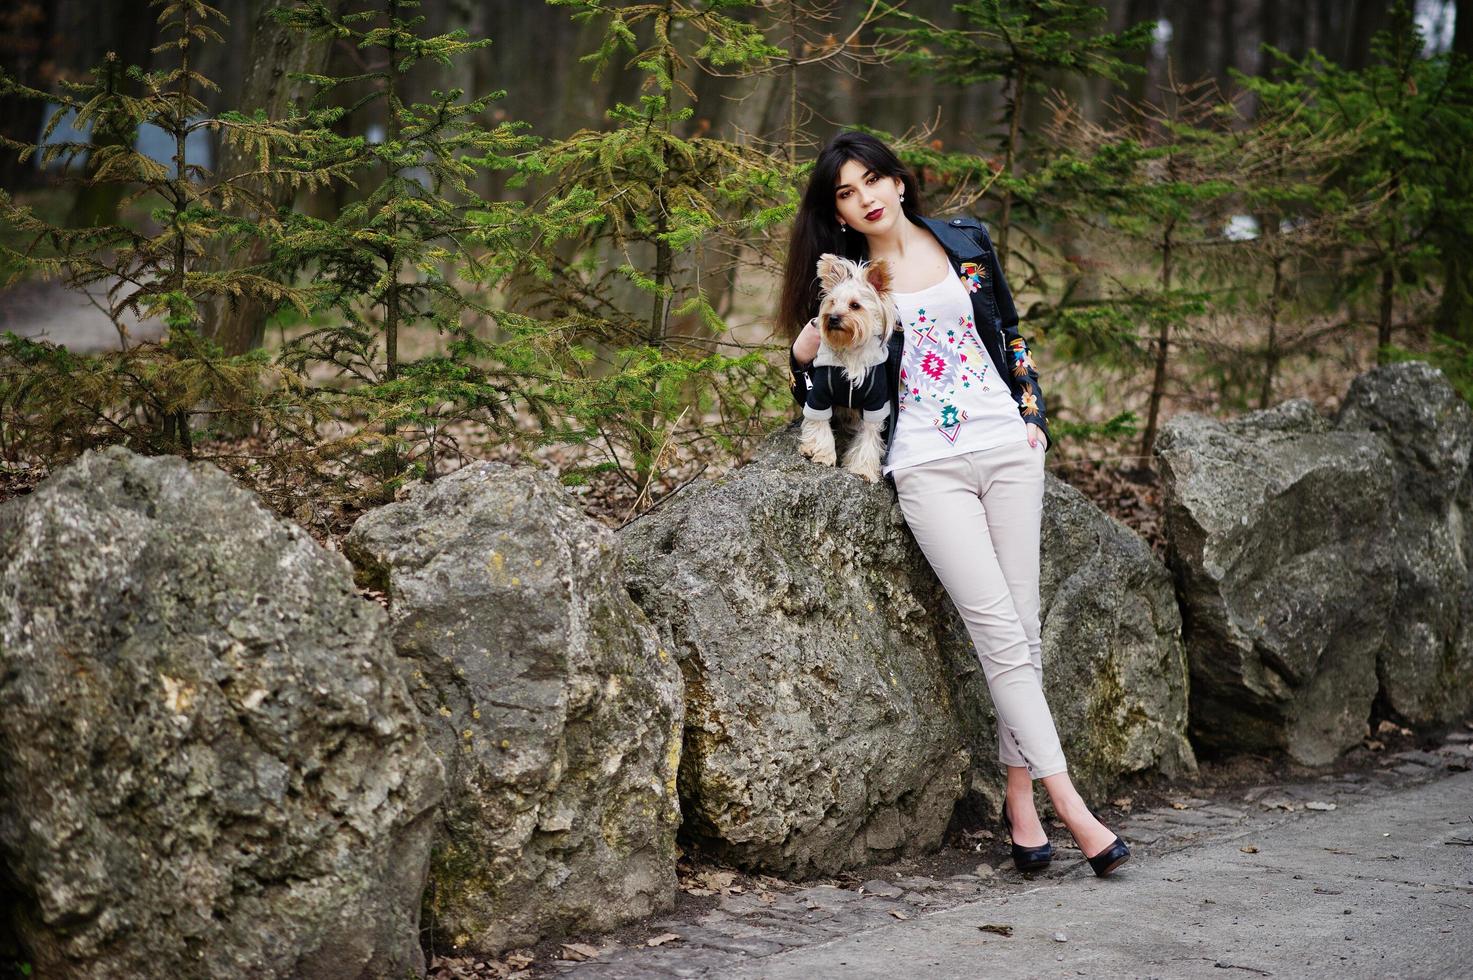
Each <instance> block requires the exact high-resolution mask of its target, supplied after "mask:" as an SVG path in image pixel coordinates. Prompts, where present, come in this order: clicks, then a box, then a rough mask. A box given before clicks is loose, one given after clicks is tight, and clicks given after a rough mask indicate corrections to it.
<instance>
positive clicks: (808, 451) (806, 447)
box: [798, 442, 818, 459]
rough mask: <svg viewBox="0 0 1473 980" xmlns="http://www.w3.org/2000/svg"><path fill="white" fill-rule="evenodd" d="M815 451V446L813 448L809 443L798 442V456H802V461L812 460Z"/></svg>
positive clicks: (816, 448)
mask: <svg viewBox="0 0 1473 980" xmlns="http://www.w3.org/2000/svg"><path fill="white" fill-rule="evenodd" d="M817 450H818V447H817V446H814V445H811V444H810V443H806V442H800V443H799V444H798V455H799V456H802V457H803V458H804V459H812V458H813V454H814V453H815V452H816V451H817Z"/></svg>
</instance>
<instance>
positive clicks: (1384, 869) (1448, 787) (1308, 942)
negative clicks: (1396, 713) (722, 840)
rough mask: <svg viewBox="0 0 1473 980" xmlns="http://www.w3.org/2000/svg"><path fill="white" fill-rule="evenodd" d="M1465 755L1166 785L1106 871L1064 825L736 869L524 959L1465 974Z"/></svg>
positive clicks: (901, 970)
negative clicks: (872, 863)
mask: <svg viewBox="0 0 1473 980" xmlns="http://www.w3.org/2000/svg"><path fill="white" fill-rule="evenodd" d="M1470 765H1473V732H1470V731H1468V730H1467V729H1466V728H1464V729H1460V730H1458V731H1455V732H1454V733H1452V734H1451V735H1450V736H1449V737H1448V739H1447V740H1446V741H1445V742H1444V743H1443V744H1442V745H1440V746H1439V747H1437V748H1436V749H1435V750H1434V751H1420V750H1411V751H1404V752H1399V753H1395V754H1388V755H1387V756H1385V757H1383V758H1382V759H1381V761H1380V765H1379V766H1377V767H1376V768H1374V769H1371V770H1368V771H1364V772H1349V773H1339V774H1335V775H1325V776H1321V777H1319V778H1315V779H1311V780H1309V781H1305V782H1290V783H1266V784H1263V785H1259V786H1254V787H1251V788H1248V789H1240V790H1237V791H1234V792H1233V793H1232V794H1212V793H1207V794H1205V795H1204V796H1200V797H1194V796H1182V797H1179V798H1175V799H1173V800H1172V801H1171V802H1170V804H1169V805H1165V806H1161V807H1158V808H1154V809H1149V810H1144V811H1140V812H1136V813H1132V814H1131V815H1129V816H1128V817H1127V818H1125V819H1124V820H1123V821H1119V822H1117V823H1116V824H1115V825H1116V826H1117V827H1118V828H1119V829H1120V830H1121V832H1122V834H1123V836H1125V837H1126V839H1127V840H1129V841H1130V842H1131V845H1132V848H1133V850H1134V855H1133V857H1132V860H1131V861H1130V862H1129V863H1128V864H1127V865H1126V866H1125V867H1124V868H1123V869H1122V870H1121V872H1120V873H1119V874H1117V875H1114V876H1112V877H1110V878H1108V879H1104V880H1100V879H1096V878H1095V877H1094V876H1093V874H1092V873H1091V872H1090V870H1089V867H1088V865H1086V864H1085V863H1084V861H1083V859H1082V857H1081V856H1080V855H1079V852H1078V851H1077V850H1071V849H1066V848H1063V847H1059V845H1060V844H1061V843H1063V842H1065V841H1067V840H1068V835H1067V833H1063V832H1058V831H1055V832H1053V835H1052V836H1053V838H1054V843H1055V846H1056V848H1058V850H1059V856H1058V857H1056V858H1055V861H1054V865H1053V867H1052V868H1051V869H1050V871H1048V872H1047V873H1045V874H1042V875H1038V876H1023V875H1020V874H1018V873H1017V872H1016V871H1014V870H1013V868H1012V866H1011V864H1010V863H1007V862H1002V863H998V862H997V860H996V854H995V853H992V852H989V854H988V855H980V856H979V858H980V857H989V858H990V860H987V861H984V862H983V863H981V864H980V865H978V866H977V868H976V869H975V870H973V871H970V872H968V873H963V874H955V875H948V876H943V877H926V876H924V875H914V874H910V875H906V874H881V875H879V876H877V877H874V878H871V879H869V880H867V881H865V882H864V883H863V884H862V885H860V886H858V887H855V888H840V887H835V886H833V885H818V886H807V887H805V886H802V885H786V886H784V883H781V882H778V881H777V880H776V879H769V878H760V879H753V880H747V879H743V880H746V881H747V885H746V887H741V886H738V887H737V888H729V889H723V890H722V893H721V894H720V895H719V897H718V898H717V899H716V900H715V901H716V904H715V905H714V907H711V908H708V909H705V910H703V911H701V912H699V913H698V914H692V913H690V912H689V911H687V914H685V915H683V916H682V915H675V916H665V917H655V918H654V919H653V920H652V921H650V922H647V923H641V924H640V925H639V926H631V927H629V928H627V929H625V930H621V931H620V932H619V933H616V934H613V935H611V936H605V937H583V938H582V939H581V940H578V942H580V943H581V944H582V945H581V946H578V947H575V949H576V950H581V953H582V954H585V955H591V957H592V958H590V959H588V960H585V961H581V962H573V961H559V960H553V959H550V958H544V956H543V955H538V956H537V957H536V961H535V963H534V964H533V965H532V966H531V970H530V972H523V973H520V974H519V975H522V976H537V977H552V976H557V977H563V976H573V977H575V978H578V980H584V978H601V980H615V978H620V980H622V978H631V980H632V978H647V977H655V978H658V977H709V978H716V977H720V978H733V980H735V978H751V980H756V978H767V980H819V978H825V977H835V978H840V977H842V978H861V980H862V978H866V977H873V978H885V980H893V978H899V977H911V976H915V977H920V978H951V977H957V978H960V977H969V978H970V977H978V976H983V975H985V976H988V977H1047V976H1059V977H1073V976H1090V977H1104V976H1109V977H1115V976H1119V977H1214V978H1220V980H1225V978H1231V977H1234V976H1246V977H1254V976H1280V977H1283V976H1311V975H1312V976H1323V975H1325V974H1326V973H1327V972H1329V973H1333V974H1334V975H1335V976H1336V977H1337V980H1345V978H1352V977H1377V978H1380V977H1389V976H1398V977H1429V978H1430V977H1439V978H1441V977H1470V976H1473V772H1470V771H1469V767H1470ZM1061 838H1062V839H1061ZM992 850H993V851H995V850H996V848H995V847H994V848H993V849H992ZM881 870H883V869H881ZM738 889H740V890H738ZM984 927H987V928H984ZM651 942H654V943H656V945H648V944H649V943H651ZM537 952H538V953H545V952H546V951H545V950H543V949H539V950H538V951H537ZM573 955H578V954H577V952H575V953H574V954H573ZM462 962H464V961H462ZM453 963H454V961H449V962H447V963H446V966H447V967H450V969H452V970H453V969H454V966H452V965H451V964H453ZM457 965H458V964H457ZM467 965H469V964H467ZM435 972H436V973H439V972H440V971H435ZM457 972H458V971H457ZM442 975H446V976H450V975H454V973H451V972H445V973H443V974H442ZM464 975H474V976H495V975H497V974H496V973H490V972H488V973H484V974H483V973H481V972H480V971H475V972H473V973H471V972H467V973H466V974H464Z"/></svg>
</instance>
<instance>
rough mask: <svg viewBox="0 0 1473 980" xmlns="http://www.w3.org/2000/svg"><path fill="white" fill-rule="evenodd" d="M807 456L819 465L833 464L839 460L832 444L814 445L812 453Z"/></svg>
mask: <svg viewBox="0 0 1473 980" xmlns="http://www.w3.org/2000/svg"><path fill="white" fill-rule="evenodd" d="M808 458H809V459H811V460H813V461H814V462H815V463H817V464H818V465H819V466H833V465H834V464H835V463H837V462H838V461H839V457H838V455H836V454H835V452H834V447H833V446H815V447H814V449H813V455H812V456H810V457H808Z"/></svg>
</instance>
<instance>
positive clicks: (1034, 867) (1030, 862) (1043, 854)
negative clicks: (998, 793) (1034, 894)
mask: <svg viewBox="0 0 1473 980" xmlns="http://www.w3.org/2000/svg"><path fill="white" fill-rule="evenodd" d="M1002 826H1003V829H1004V830H1006V831H1007V832H1008V842H1009V843H1010V844H1012V845H1013V866H1014V867H1015V868H1017V869H1018V870H1019V871H1042V870H1043V869H1044V868H1046V867H1048V866H1049V862H1050V861H1052V860H1053V859H1054V845H1053V842H1052V841H1045V842H1044V843H1043V844H1042V845H1041V846H1039V847H1021V846H1019V845H1018V844H1016V843H1014V842H1013V822H1012V821H1011V820H1009V819H1008V798H1007V797H1006V796H1004V797H1003V800H1002Z"/></svg>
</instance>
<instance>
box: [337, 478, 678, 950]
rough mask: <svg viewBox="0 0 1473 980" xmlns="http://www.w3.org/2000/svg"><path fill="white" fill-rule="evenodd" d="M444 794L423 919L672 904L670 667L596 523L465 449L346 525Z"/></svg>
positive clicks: (442, 923) (522, 916) (524, 937)
mask: <svg viewBox="0 0 1473 980" xmlns="http://www.w3.org/2000/svg"><path fill="white" fill-rule="evenodd" d="M344 550H345V552H346V553H347V554H348V555H349V557H350V558H351V559H352V560H353V561H354V562H355V564H357V566H358V568H359V573H360V577H361V578H362V579H364V580H366V581H368V582H372V583H373V584H375V585H377V586H378V587H379V588H381V589H383V590H384V591H386V592H387V593H388V595H389V596H390V607H391V617H392V620H393V624H394V628H393V636H394V645H395V647H396V648H397V650H398V652H399V654H400V655H401V656H402V657H404V658H406V659H407V664H408V673H409V675H410V678H411V680H410V689H411V691H412V693H413V696H414V698H415V701H416V702H417V703H418V704H419V706H420V709H421V711H423V713H424V714H425V715H426V717H427V718H428V719H429V732H430V739H431V742H432V744H433V745H434V747H435V749H436V751H437V752H438V753H439V755H440V757H441V758H442V759H443V760H444V762H445V767H446V773H447V781H448V784H449V792H448V793H447V801H446V805H445V807H444V810H443V814H444V822H443V826H442V828H441V831H440V836H439V838H438V842H437V845H436V848H435V855H434V859H433V865H432V870H431V874H430V889H429V891H428V892H427V894H426V917H427V919H428V920H429V922H430V924H431V926H432V928H433V929H434V931H435V933H436V934H437V935H438V936H440V937H441V938H442V940H443V941H445V942H448V943H450V944H452V945H456V946H469V947H471V948H474V949H476V950H479V951H482V952H496V951H499V950H502V949H504V948H507V947H510V946H516V945H523V944H528V943H533V942H536V941H537V940H538V939H541V938H543V937H545V936H548V935H555V934H558V933H562V932H567V931H579V930H584V929H592V930H608V929H612V928H615V927H617V926H619V925H622V924H624V923H626V922H628V921H630V920H633V919H636V918H639V917H641V916H645V915H648V914H650V913H652V912H656V911H662V910H666V909H670V908H673V907H674V902H675V891H676V878H675V859H676V853H675V831H676V828H677V827H678V826H679V823H680V811H679V802H678V799H677V796H676V789H675V773H676V766H677V763H678V759H679V752H680V731H681V725H682V722H683V718H684V709H683V702H682V690H681V681H680V671H679V669H678V668H677V667H676V666H675V663H674V661H673V659H671V657H670V655H669V654H668V653H667V652H666V651H665V650H663V649H660V648H659V647H658V645H657V644H656V641H655V636H654V632H653V631H652V630H651V629H650V627H649V624H648V623H647V622H646V621H645V619H644V616H643V615H642V614H641V613H640V611H639V609H638V608H637V607H635V605H634V604H633V603H632V602H631V601H630V600H629V596H628V595H627V594H626V593H625V592H624V590H623V589H622V587H621V586H620V578H619V554H618V547H617V540H616V538H615V537H614V535H613V533H612V532H610V531H608V530H607V529H605V528H603V527H601V526H599V525H597V524H595V523H594V522H592V521H591V520H589V519H588V518H587V517H586V516H584V514H583V513H582V512H581V511H580V510H579V509H578V508H577V507H575V506H574V505H573V504H572V502H571V501H570V498H569V495H568V493H567V491H566V490H565V489H564V488H563V487H562V486H561V485H559V484H558V482H557V481H556V480H555V479H553V478H552V477H551V476H549V475H548V474H546V473H543V472H539V471H537V470H533V469H529V468H514V467H510V466H506V465H504V464H500V463H475V464H472V465H470V466H467V467H464V468H462V469H460V470H459V471H457V472H456V473H454V474H452V475H450V476H447V477H443V478H441V479H439V480H437V481H435V482H434V483H432V484H428V485H420V486H417V487H416V488H415V489H414V491H413V492H412V494H411V495H410V497H409V498H408V499H407V500H404V501H401V502H399V503H395V504H390V505H389V506H386V507H382V508H380V509H378V510H375V511H373V512H371V513H369V514H366V515H364V516H363V517H362V518H361V519H359V521H358V523H357V524H356V525H355V526H354V527H353V530H352V532H351V533H350V534H349V535H348V537H347V538H346V540H345V541H344Z"/></svg>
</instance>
